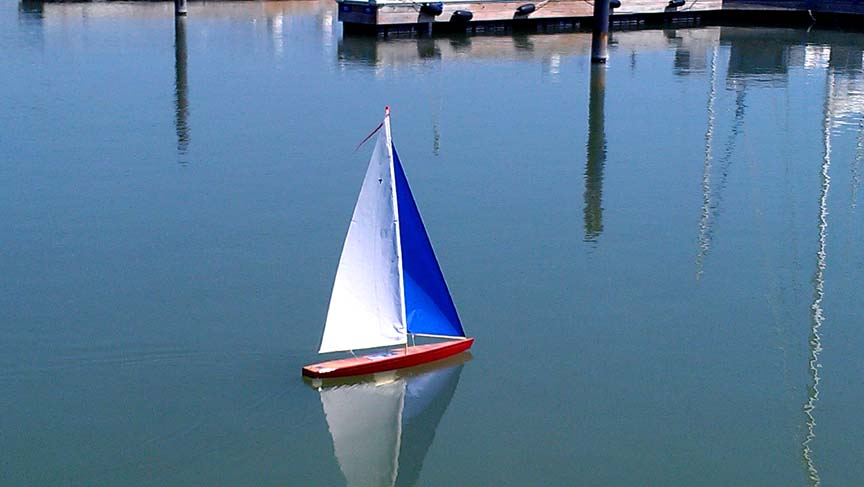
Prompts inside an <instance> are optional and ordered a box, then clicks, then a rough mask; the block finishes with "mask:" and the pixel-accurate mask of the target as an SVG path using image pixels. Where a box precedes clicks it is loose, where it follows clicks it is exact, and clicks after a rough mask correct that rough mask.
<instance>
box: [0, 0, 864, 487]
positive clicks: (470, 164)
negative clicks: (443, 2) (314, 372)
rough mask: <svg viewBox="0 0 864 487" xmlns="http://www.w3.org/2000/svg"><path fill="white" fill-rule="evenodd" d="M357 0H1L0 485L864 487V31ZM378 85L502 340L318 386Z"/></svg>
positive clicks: (436, 228)
mask: <svg viewBox="0 0 864 487" xmlns="http://www.w3.org/2000/svg"><path fill="white" fill-rule="evenodd" d="M334 5H335V4H333V3H331V2H329V1H323V0H322V1H320V2H318V1H312V2H309V1H299V2H270V3H254V2H253V3H238V4H234V3H219V4H213V3H208V4H206V5H199V4H192V5H191V7H190V14H189V17H188V19H187V20H186V21H185V23H182V24H179V25H176V26H175V22H174V20H173V16H172V6H171V4H168V3H153V4H149V3H148V4H123V3H111V4H104V3H96V4H57V5H51V4H48V5H40V4H30V3H28V4H25V5H20V4H17V3H16V2H4V3H2V5H0V243H2V245H0V444H2V448H0V484H2V485H4V486H6V485H9V486H31V485H33V486H35V485H39V486H53V485H88V486H89V485H106V486H116V485H130V486H132V485H136V486H137V485H154V486H155V485H231V486H238V485H255V486H261V485H297V486H311V485H314V486H318V485H320V486H330V485H344V484H345V483H346V479H349V480H350V481H351V482H352V483H353V482H355V481H356V482H359V480H358V479H365V480H364V481H365V482H367V483H368V484H371V485H381V484H389V483H392V482H395V483H397V484H399V485H427V486H443V485H465V486H479V485H488V486H492V485H494V486H502V485H513V486H527V485H584V486H637V485H638V486H672V485H681V486H690V485H704V486H729V485H760V486H789V485H802V486H807V485H811V486H813V485H824V486H851V485H861V484H862V481H864V462H862V459H864V439H862V438H864V415H862V414H861V405H862V404H864V380H862V377H864V354H862V352H861V350H864V328H862V321H864V320H862V304H861V303H862V302H864V287H862V286H861V285H860V278H861V277H862V275H864V221H862V216H864V215H862V212H864V208H862V206H864V201H862V192H864V190H862V188H861V181H862V177H864V168H862V158H864V118H862V109H864V71H862V52H864V35H862V34H854V33H842V32H832V31H825V30H818V29H814V30H811V31H809V32H808V31H804V30H792V29H767V30H766V29H751V28H729V27H723V28H720V27H710V28H685V29H667V30H652V31H632V32H616V33H615V34H614V35H613V44H612V46H611V58H610V62H609V66H608V68H606V69H605V70H602V69H601V70H592V68H591V66H590V64H589V63H588V49H589V44H590V38H589V36H588V35H586V34H579V33H576V34H546V35H533V34H530V35H529V34H515V35H504V36H473V37H443V38H434V39H420V40H417V39H402V40H398V39H397V40H391V41H383V40H375V39H357V38H345V37H343V36H342V33H341V27H340V25H339V24H338V22H337V21H336V20H335V16H334ZM386 104H389V105H391V106H392V107H393V124H394V137H395V140H396V142H397V144H398V145H399V148H400V155H401V156H402V159H403V163H404V164H405V167H406V171H407V173H408V177H409V179H411V181H412V185H413V189H414V195H415V197H416V199H417V201H418V205H419V206H420V209H421V211H422V212H423V215H424V218H425V220H426V224H427V227H428V230H429V233H430V235H431V238H432V240H433V242H434V244H435V247H436V249H437V252H438V257H439V260H440V261H441V265H442V267H443V270H444V273H445V275H446V276H447V279H448V283H449V285H450V289H451V291H452V293H453V295H454V299H455V301H456V304H457V307H458V308H459V310H460V313H461V316H462V320H463V323H464V324H465V327H466V329H467V330H468V331H469V333H470V334H472V335H473V336H475V337H476V338H477V343H476V345H475V349H474V352H473V358H470V360H468V359H469V357H463V358H462V359H461V360H460V361H459V362H458V363H450V364H445V365H446V366H445V367H443V368H437V369H433V370H431V371H423V373H420V374H417V375H413V376H406V377H402V376H399V377H390V378H388V379H387V380H384V381H381V382H380V383H379V384H377V385H376V384H369V383H365V384H355V385H353V386H350V387H343V388H338V389H324V390H322V391H318V390H316V389H315V388H313V387H310V386H309V385H307V384H306V383H304V382H303V381H302V380H301V378H300V371H299V369H300V367H301V366H302V365H303V364H306V363H309V362H312V361H314V360H316V359H317V356H316V354H315V350H316V349H317V346H318V341H319V339H320V333H321V328H322V323H323V319H324V315H325V312H326V308H327V302H328V299H329V293H330V286H331V283H332V279H333V276H334V273H335V269H336V264H337V262H338V256H339V251H340V248H341V245H342V239H343V238H344V232H345V230H346V228H347V223H348V220H349V218H350V215H351V211H352V208H353V205H354V201H355V198H356V194H357V191H358V188H359V185H360V182H361V179H362V177H363V173H364V171H365V165H366V162H367V160H368V157H369V150H371V146H367V147H365V148H363V149H361V150H360V151H358V152H356V153H354V152H353V150H354V147H355V146H356V144H357V143H358V142H359V141H360V140H362V139H363V137H364V136H365V135H366V134H367V133H368V132H369V130H371V129H372V128H373V127H375V125H377V123H378V122H379V120H380V118H381V115H382V108H383V106H384V105H386ZM394 479H395V481H394Z"/></svg>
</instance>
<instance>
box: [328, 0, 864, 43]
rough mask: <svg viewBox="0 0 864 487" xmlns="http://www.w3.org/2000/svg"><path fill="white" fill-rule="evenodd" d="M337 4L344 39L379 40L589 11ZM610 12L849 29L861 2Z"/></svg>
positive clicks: (698, 3)
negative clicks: (823, 23) (821, 23)
mask: <svg viewBox="0 0 864 487" xmlns="http://www.w3.org/2000/svg"><path fill="white" fill-rule="evenodd" d="M336 1H337V3H338V4H339V8H338V20H339V21H340V22H342V24H343V26H344V28H345V31H346V32H347V33H360V34H365V33H373V34H374V33H377V34H379V35H388V34H400V33H401V34H406V33H407V34H415V33H420V34H422V33H432V32H440V31H447V32H471V33H478V32H495V31H500V30H506V29H519V28H527V29H531V30H556V31H566V30H580V29H585V28H588V27H589V26H590V25H591V18H592V13H593V6H594V3H593V0H547V1H542V2H536V3H531V2H526V0H515V1H514V0H467V1H466V0H442V1H438V2H416V1H405V0H336ZM610 7H611V15H610V22H611V24H612V25H613V26H615V25H624V26H627V25H643V24H657V23H670V22H679V23H680V22H692V23H702V22H703V21H709V22H714V21H724V20H733V21H735V20H755V21H758V22H760V23H761V22H766V23H774V22H776V23H784V24H787V25H788V24H790V23H797V22H800V23H805V22H811V21H813V19H815V18H816V16H820V17H823V18H825V19H826V20H829V19H830V20H831V21H832V22H833V23H845V24H851V23H854V22H856V21H857V22H860V19H861V16H862V15H864V2H858V1H849V0H620V1H619V0H611V1H610ZM765 14H767V16H766V15H765ZM852 19H854V20H852ZM838 21H839V22H838Z"/></svg>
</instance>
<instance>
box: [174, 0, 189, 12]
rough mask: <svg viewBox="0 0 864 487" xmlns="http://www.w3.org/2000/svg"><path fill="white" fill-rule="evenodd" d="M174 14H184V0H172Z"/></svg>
mask: <svg viewBox="0 0 864 487" xmlns="http://www.w3.org/2000/svg"><path fill="white" fill-rule="evenodd" d="M174 15H186V0H174Z"/></svg>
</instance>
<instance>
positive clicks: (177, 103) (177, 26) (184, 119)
mask: <svg viewBox="0 0 864 487" xmlns="http://www.w3.org/2000/svg"><path fill="white" fill-rule="evenodd" d="M186 57H187V56H186V17H182V16H177V17H175V18H174V125H175V130H176V132H177V153H178V155H180V157H181V158H182V157H183V156H185V155H186V152H187V151H188V150H189V85H188V79H187V76H186Z"/></svg>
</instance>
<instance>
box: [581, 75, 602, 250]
mask: <svg viewBox="0 0 864 487" xmlns="http://www.w3.org/2000/svg"><path fill="white" fill-rule="evenodd" d="M605 98H606V67H605V66H602V65H599V66H598V65H596V64H594V65H592V66H591V83H590V88H589V92H588V142H587V144H585V145H586V152H587V157H586V159H585V209H584V219H585V241H588V242H591V241H595V240H597V238H598V237H599V236H600V234H601V233H602V232H603V168H604V166H605V165H606V126H605V122H606V121H605Z"/></svg>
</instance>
